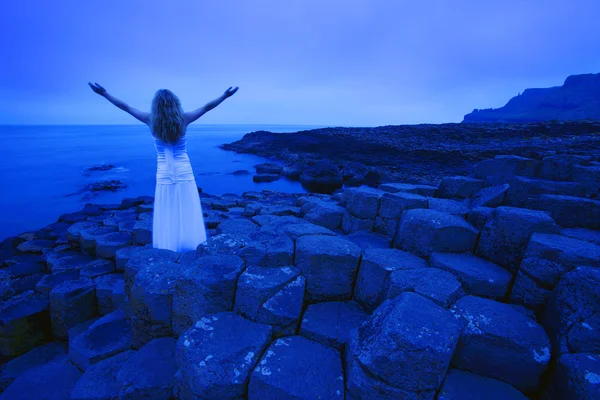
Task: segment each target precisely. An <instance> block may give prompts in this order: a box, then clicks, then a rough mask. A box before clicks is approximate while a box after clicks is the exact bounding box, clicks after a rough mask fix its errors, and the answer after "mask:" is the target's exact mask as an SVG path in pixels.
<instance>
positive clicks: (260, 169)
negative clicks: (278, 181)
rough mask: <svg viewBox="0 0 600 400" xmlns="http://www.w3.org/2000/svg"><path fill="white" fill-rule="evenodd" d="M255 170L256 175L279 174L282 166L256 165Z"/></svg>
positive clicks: (270, 164)
mask: <svg viewBox="0 0 600 400" xmlns="http://www.w3.org/2000/svg"><path fill="white" fill-rule="evenodd" d="M254 168H256V173H257V174H277V175H279V174H280V173H281V170H282V169H283V166H281V165H278V164H273V163H265V164H256V165H255V166H254Z"/></svg>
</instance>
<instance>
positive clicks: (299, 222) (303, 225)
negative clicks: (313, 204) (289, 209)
mask: <svg viewBox="0 0 600 400" xmlns="http://www.w3.org/2000/svg"><path fill="white" fill-rule="evenodd" d="M266 217H268V219H265V220H264V221H262V222H264V223H263V224H261V228H260V231H261V232H268V233H272V234H276V235H286V236H289V237H290V238H291V239H292V240H296V239H298V238H299V237H301V236H306V235H327V236H335V235H336V234H335V232H333V231H331V230H329V229H327V228H324V227H322V226H319V225H315V224H312V223H310V222H308V221H306V220H303V219H300V218H296V217H291V216H285V217H277V216H266ZM253 220H255V221H257V220H258V216H257V217H253ZM259 224H260V223H259Z"/></svg>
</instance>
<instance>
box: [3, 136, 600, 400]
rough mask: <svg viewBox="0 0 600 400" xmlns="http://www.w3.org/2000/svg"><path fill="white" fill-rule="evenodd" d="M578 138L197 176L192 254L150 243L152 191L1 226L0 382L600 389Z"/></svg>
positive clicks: (598, 297)
mask: <svg viewBox="0 0 600 400" xmlns="http://www.w3.org/2000/svg"><path fill="white" fill-rule="evenodd" d="M586 129H587V128H586ZM259 136H260V135H258V136H257V137H259ZM574 136H575V139H573V141H571V142H569V143H563V145H564V148H565V149H566V150H570V151H567V152H565V153H553V154H552V155H547V154H542V153H540V154H537V155H536V154H532V157H529V158H526V157H521V156H516V155H497V156H495V157H494V158H488V159H485V160H482V161H480V162H477V163H476V162H475V161H473V160H470V161H469V162H473V163H474V165H473V167H472V168H471V169H470V170H469V171H468V173H466V174H464V175H461V176H457V175H456V174H451V175H450V176H447V177H445V178H442V179H440V180H439V184H435V185H426V184H422V183H419V184H417V183H410V182H406V181H382V182H380V183H379V184H375V183H372V185H373V186H376V187H370V186H366V185H362V186H357V187H346V188H341V189H339V190H336V191H335V192H334V193H332V194H319V193H302V194H286V193H279V192H273V191H269V190H263V191H262V192H246V193H244V194H243V195H235V194H228V195H223V196H211V195H209V194H206V193H200V196H201V199H202V206H203V210H204V215H205V223H206V225H207V228H208V229H209V240H208V241H207V242H206V243H204V244H201V245H200V246H198V248H197V249H196V250H195V251H190V252H186V253H175V252H172V251H168V250H158V249H152V247H151V244H150V243H151V238H152V214H153V213H152V211H153V198H152V197H149V196H142V197H138V198H127V199H124V200H123V201H122V202H121V203H119V204H87V205H86V206H85V207H84V208H83V209H81V210H79V211H77V212H74V213H71V214H65V215H61V216H60V217H59V218H58V220H57V222H55V223H53V224H51V225H48V226H46V227H44V228H42V229H40V230H36V231H32V232H26V233H23V234H21V235H18V236H15V237H10V238H7V239H5V240H4V241H2V243H1V244H0V260H1V262H0V267H1V268H0V300H1V301H0V365H1V366H0V392H2V393H0V399H2V400H4V399H56V400H59V399H72V400H75V399H77V400H81V399H140V398H153V399H170V398H176V399H251V400H253V399H261V400H263V399H265V400H268V399H292V398H293V399H307V400H308V399H318V398H321V399H347V400H358V399H365V400H375V399H377V400H379V399H443V400H464V399H483V398H485V399H492V400H494V399H496V400H500V399H502V400H511V399H527V398H530V399H537V398H541V397H543V398H545V399H549V400H555V399H556V400H559V399H598V398H600V341H599V340H598V334H597V332H598V330H600V268H599V267H600V200H599V199H598V195H599V191H600V157H599V155H598V154H596V155H593V154H590V151H589V150H590V149H589V148H587V149H584V148H582V143H583V142H585V143H587V144H588V145H590V146H594V145H595V143H597V142H596V140H597V136H594V135H592V134H589V133H580V134H577V135H574ZM253 137H254V136H250V138H253ZM581 138H584V139H581ZM580 139H581V140H580ZM248 140H249V139H246V142H245V143H247V141H248ZM515 140H516V139H515ZM535 140H540V139H539V138H537V139H535ZM560 140H564V136H561V137H560ZM507 141H508V142H510V141H509V140H508V139H507ZM540 145H541V144H540ZM538 150H540V149H539V148H538V147H536V151H538ZM546 150H548V151H551V149H550V148H545V149H543V151H544V152H545V151H546ZM584 150H585V151H587V153H585V151H584ZM386 151H387V150H386ZM485 151H491V150H481V149H479V150H477V151H473V152H472V153H471V154H476V155H477V157H479V156H481V155H482V154H483V153H484V152H485ZM580 151H581V153H579V152H580ZM584 153H585V154H584ZM288 154H291V153H288ZM316 154H320V153H319V152H317V153H316ZM533 155H535V157H533ZM290 157H291V156H290ZM473 157H475V156H473ZM365 161H366V159H365ZM467 164H468V163H467ZM467 164H465V163H460V164H459V165H457V166H456V168H466V165H467ZM286 167H287V166H286ZM286 167H284V166H279V168H281V170H279V171H278V170H277V168H278V167H273V166H261V167H259V169H260V171H259V174H265V175H278V174H282V173H283V169H284V168H286ZM287 168H289V167H287ZM449 168H451V169H452V168H454V167H452V166H451V167H449ZM277 171H278V172H277ZM296 174H297V171H296ZM300 176H301V175H300ZM317 183H321V184H322V183H323V182H317Z"/></svg>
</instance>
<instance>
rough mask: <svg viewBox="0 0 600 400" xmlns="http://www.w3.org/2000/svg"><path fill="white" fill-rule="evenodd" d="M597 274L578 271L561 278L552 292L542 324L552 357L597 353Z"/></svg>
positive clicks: (599, 299) (599, 302)
mask: <svg viewBox="0 0 600 400" xmlns="http://www.w3.org/2000/svg"><path fill="white" fill-rule="evenodd" d="M598 313H600V270H599V269H598V268H590V267H580V268H575V269H574V270H572V271H571V272H568V273H566V274H565V275H563V277H562V279H561V280H560V282H559V283H558V285H557V286H556V288H555V289H554V290H553V291H552V293H551V294H550V296H549V298H548V303H547V305H546V309H545V312H544V315H543V318H542V324H543V325H544V328H546V331H547V332H548V336H549V337H550V340H551V341H552V346H553V350H554V353H556V354H564V353H567V352H589V353H600V340H598V338H597V337H598V335H597V332H595V331H596V330H597V329H598V328H600V327H599V326H598V324H599V321H598V320H599V318H598V315H597V314H598Z"/></svg>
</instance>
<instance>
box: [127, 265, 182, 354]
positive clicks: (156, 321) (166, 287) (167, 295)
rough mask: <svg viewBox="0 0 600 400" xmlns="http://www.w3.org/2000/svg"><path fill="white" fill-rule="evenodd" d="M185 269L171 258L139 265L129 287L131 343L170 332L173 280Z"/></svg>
mask: <svg viewBox="0 0 600 400" xmlns="http://www.w3.org/2000/svg"><path fill="white" fill-rule="evenodd" d="M184 272H185V269H184V268H182V265H181V264H176V263H174V262H171V261H164V262H158V263H156V264H153V265H151V266H147V267H144V268H142V269H141V270H140V271H139V272H138V273H137V275H136V276H135V280H134V284H133V287H132V288H131V309H132V335H133V347H134V348H140V347H141V346H143V345H144V344H146V343H148V342H149V341H150V340H152V339H154V338H157V337H161V336H169V335H171V334H172V331H173V330H172V326H171V324H172V319H173V318H172V316H173V313H172V307H171V304H172V299H173V294H174V293H175V283H176V282H177V279H178V278H179V277H181V276H182V274H183V273H184Z"/></svg>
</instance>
